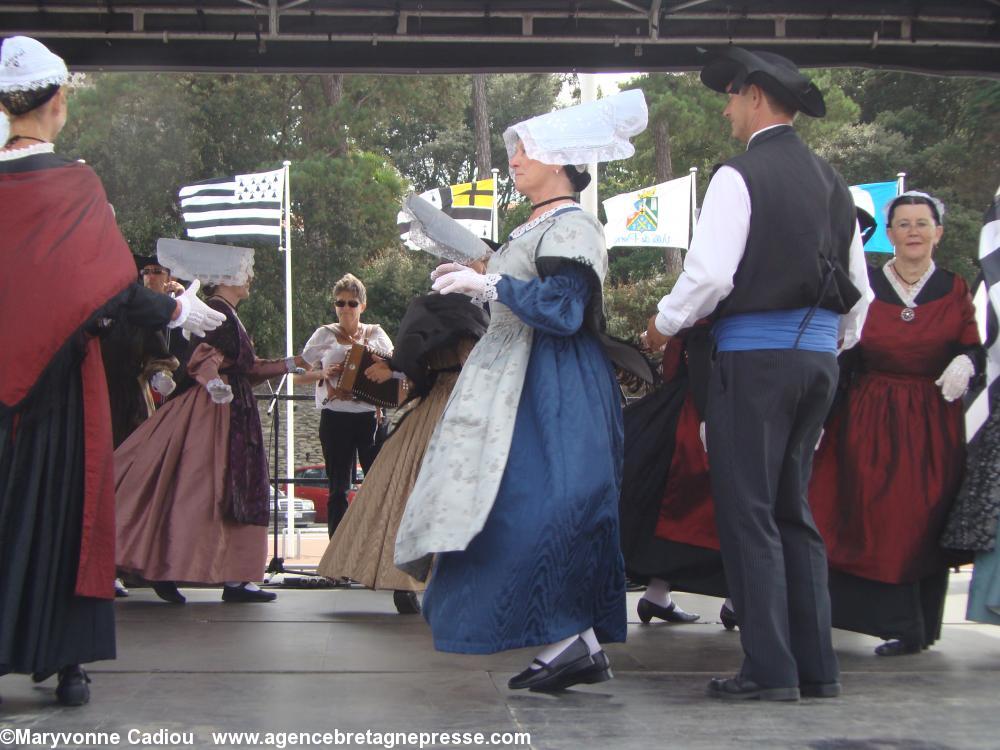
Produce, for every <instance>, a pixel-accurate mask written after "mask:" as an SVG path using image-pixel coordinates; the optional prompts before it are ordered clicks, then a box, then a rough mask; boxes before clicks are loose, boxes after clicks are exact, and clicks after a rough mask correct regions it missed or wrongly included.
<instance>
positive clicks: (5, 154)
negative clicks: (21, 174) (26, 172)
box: [0, 143, 56, 161]
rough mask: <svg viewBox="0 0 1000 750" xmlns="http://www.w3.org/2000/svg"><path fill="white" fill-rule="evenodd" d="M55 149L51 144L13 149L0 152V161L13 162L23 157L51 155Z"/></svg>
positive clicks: (38, 144) (37, 144)
mask: <svg viewBox="0 0 1000 750" xmlns="http://www.w3.org/2000/svg"><path fill="white" fill-rule="evenodd" d="M55 149H56V147H55V145H53V144H51V143H36V144H35V145H33V146H25V147H24V148H14V149H11V150H10V151H0V161H14V159H21V158H23V157H25V156H34V155H35V154H51V153H53V152H54V151H55Z"/></svg>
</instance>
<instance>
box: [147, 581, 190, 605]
mask: <svg viewBox="0 0 1000 750" xmlns="http://www.w3.org/2000/svg"><path fill="white" fill-rule="evenodd" d="M153 591H155V592H156V595H157V596H158V597H160V598H161V599H162V600H163V601H165V602H170V603H171V604H184V603H185V602H187V599H185V598H184V594H182V593H181V592H180V591H178V590H177V584H176V583H174V582H173V581H155V582H153Z"/></svg>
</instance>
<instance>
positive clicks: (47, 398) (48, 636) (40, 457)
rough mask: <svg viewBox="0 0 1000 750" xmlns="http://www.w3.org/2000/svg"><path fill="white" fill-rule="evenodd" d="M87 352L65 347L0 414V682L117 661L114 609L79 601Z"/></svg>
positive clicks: (108, 604)
mask: <svg viewBox="0 0 1000 750" xmlns="http://www.w3.org/2000/svg"><path fill="white" fill-rule="evenodd" d="M82 351H83V349H82V346H81V344H80V342H79V341H71V342H69V343H68V344H67V345H66V346H64V347H63V348H62V349H61V350H60V351H59V353H58V354H57V355H56V356H55V357H54V358H53V360H52V362H50V363H49V366H48V367H47V368H46V370H45V371H44V373H43V374H42V376H41V378H39V381H38V383H36V385H35V387H34V388H33V389H32V392H31V393H30V394H29V395H28V396H27V398H26V399H25V400H24V401H22V402H21V403H20V404H18V406H17V407H16V408H8V407H5V406H2V405H0V674H7V673H9V672H18V673H22V674H30V673H33V672H49V671H55V670H58V669H60V668H62V667H64V666H67V665H70V664H83V663H87V662H92V661H99V660H103V659H113V658H115V620H114V609H113V604H114V603H113V602H112V601H110V600H104V599H92V598H88V597H79V596H76V595H75V594H74V590H75V586H76V576H77V568H78V562H79V558H80V538H81V531H82V522H83V482H84V479H83V476H84V472H83V466H84V455H83V407H84V404H83V394H82V384H81V377H80V362H81V359H82V356H83V355H82ZM108 583H109V585H110V581H109V582H108Z"/></svg>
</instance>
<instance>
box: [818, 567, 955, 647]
mask: <svg viewBox="0 0 1000 750" xmlns="http://www.w3.org/2000/svg"><path fill="white" fill-rule="evenodd" d="M947 594H948V568H942V569H940V570H938V571H937V572H935V573H932V574H931V575H929V576H927V577H926V578H923V579H921V580H920V581H917V582H916V583H884V582H882V581H874V580H871V579H868V578H859V577H858V576H852V575H849V574H847V573H841V572H839V571H836V570H833V569H831V570H830V604H831V606H832V609H833V627H835V628H840V629H842V630H852V631H854V632H855V633H864V634H866V635H874V636H877V637H878V638H884V639H886V640H889V639H891V638H898V639H900V640H902V641H905V642H907V643H912V644H916V645H919V646H921V647H923V648H926V647H928V646H930V645H931V644H933V643H934V642H935V641H936V640H937V639H938V638H940V637H941V622H942V620H943V619H944V602H945V597H946V596H947Z"/></svg>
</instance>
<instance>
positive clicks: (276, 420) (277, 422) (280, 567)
mask: <svg viewBox="0 0 1000 750" xmlns="http://www.w3.org/2000/svg"><path fill="white" fill-rule="evenodd" d="M289 374H290V373H287V372H286V373H285V374H284V375H282V376H281V381H280V382H279V383H278V387H277V388H275V389H272V391H271V395H272V398H271V403H270V404H268V406H267V414H268V416H270V417H271V420H272V425H273V430H274V508H273V509H272V512H273V513H274V554H273V555H272V557H271V561H270V562H269V563H268V564H267V572H268V573H284V572H285V559H284V558H283V557H278V526H279V525H280V524H279V521H280V519H279V518H278V512H279V511H278V479H279V477H281V471H280V470H279V468H280V466H281V464H280V457H279V454H278V446H279V444H280V434H281V409H275V408H274V407H275V406H277V405H278V400H279V398H280V395H281V389H282V388H283V387H284V386H285V381H286V380H287V379H288V376H289ZM268 387H270V383H269V384H268ZM289 502H291V501H289Z"/></svg>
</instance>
